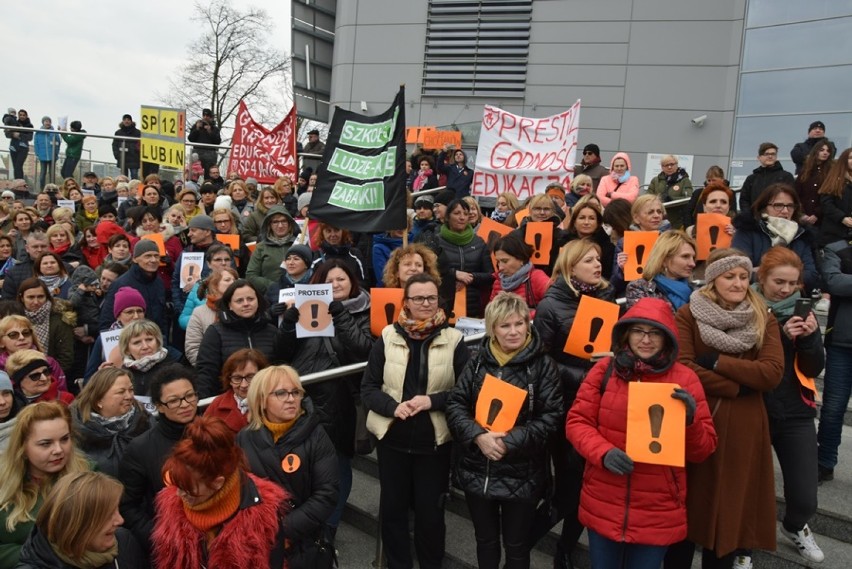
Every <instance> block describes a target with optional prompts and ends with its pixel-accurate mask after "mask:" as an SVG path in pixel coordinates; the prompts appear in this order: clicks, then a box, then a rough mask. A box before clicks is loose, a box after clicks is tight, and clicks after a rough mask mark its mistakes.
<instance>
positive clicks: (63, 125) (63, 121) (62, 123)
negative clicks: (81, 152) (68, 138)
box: [56, 115, 68, 130]
mask: <svg viewBox="0 0 852 569" xmlns="http://www.w3.org/2000/svg"><path fill="white" fill-rule="evenodd" d="M56 126H57V127H58V128H59V130H65V129H67V128H68V115H63V116H61V117H56Z"/></svg>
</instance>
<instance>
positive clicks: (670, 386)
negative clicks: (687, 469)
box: [625, 381, 686, 466]
mask: <svg viewBox="0 0 852 569" xmlns="http://www.w3.org/2000/svg"><path fill="white" fill-rule="evenodd" d="M678 387H680V386H679V385H678V384H676V383H645V382H641V381H631V382H630V385H629V386H628V388H627V448H626V449H625V452H626V453H627V455H628V456H629V457H630V458H632V459H633V460H634V461H636V462H644V463H646V464H662V465H666V466H684V461H685V454H686V405H684V404H683V401H680V400H679V399H672V393H673V392H674V390H675V389H676V388H678Z"/></svg>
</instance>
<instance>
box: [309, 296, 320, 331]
mask: <svg viewBox="0 0 852 569" xmlns="http://www.w3.org/2000/svg"><path fill="white" fill-rule="evenodd" d="M318 317H319V304H317V303H316V302H314V303H313V304H311V328H316V327H317V326H319V320H317V318H318Z"/></svg>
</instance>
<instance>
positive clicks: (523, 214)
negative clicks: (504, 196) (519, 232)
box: [515, 207, 530, 227]
mask: <svg viewBox="0 0 852 569" xmlns="http://www.w3.org/2000/svg"><path fill="white" fill-rule="evenodd" d="M529 214H530V208H528V207H525V208H524V209H519V210H518V211H516V212H515V221H516V222H518V227H520V226H521V222H522V221H523V220H525V219H526V218H527V216H529Z"/></svg>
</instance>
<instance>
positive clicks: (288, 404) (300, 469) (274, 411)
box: [237, 366, 339, 569]
mask: <svg viewBox="0 0 852 569" xmlns="http://www.w3.org/2000/svg"><path fill="white" fill-rule="evenodd" d="M248 405H249V410H250V412H251V420H250V422H249V426H248V427H246V428H245V429H243V430H242V431H240V432H239V434H238V435H237V445H238V446H239V447H240V448H242V449H243V451H244V452H245V455H246V458H247V459H248V463H249V470H251V472H252V474H254V475H256V476H259V477H261V478H266V479H267V480H271V481H272V482H275V483H276V484H278V485H279V486H281V487H282V488H284V489H285V490H286V491H287V494H288V496H289V499H290V502H291V504H292V509H290V510H289V511H288V512H287V515H286V516H285V517H284V528H283V529H284V535H285V536H287V540H288V544H287V546H286V548H285V554H286V556H287V567H289V568H290V569H303V568H304V569H308V568H312V567H322V566H323V565H322V564H319V563H317V562H316V561H315V557H316V556H318V555H321V554H322V552H320V551H319V548H318V545H317V542H318V541H319V542H322V537H323V530H324V524H325V521H326V520H327V519H328V517H329V516H330V515H331V513H332V511H334V506H335V504H336V503H337V493H338V478H339V472H338V465H337V455H336V453H335V450H334V445H333V444H332V442H331V440H330V439H329V438H328V435H327V434H326V432H325V429H323V428H322V426H321V424H320V417H319V415H318V413H317V412H316V410H315V409H314V405H313V403H312V402H311V400H310V398H306V397H305V390H304V388H303V387H302V382H301V381H300V379H299V374H298V373H297V372H296V370H295V369H293V368H292V367H289V366H272V367H268V368H266V369H263V370H261V371H259V372H258V373H257V374H255V376H254V378H253V379H252V381H251V385H250V386H249V388H248ZM325 554H326V555H331V551H330V549H329V548H328V546H326V551H325ZM327 566H328V567H330V566H331V565H330V564H329V565H327Z"/></svg>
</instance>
